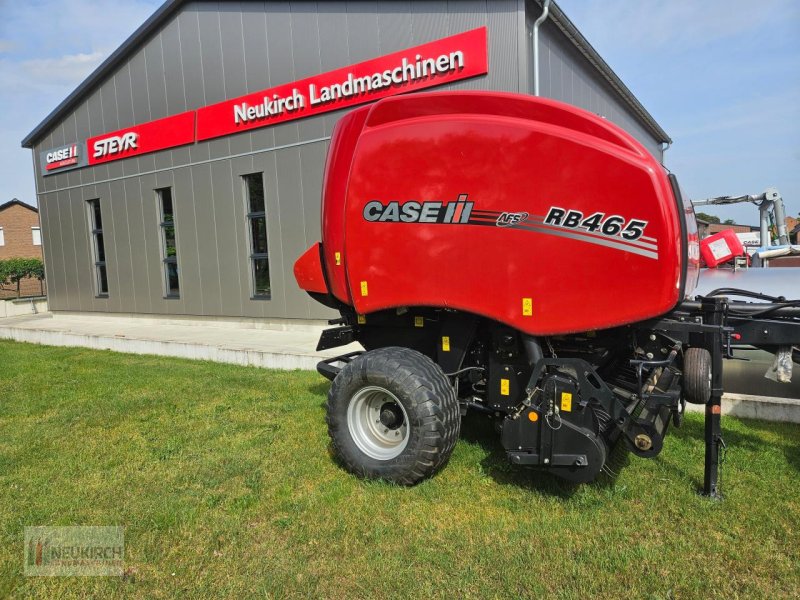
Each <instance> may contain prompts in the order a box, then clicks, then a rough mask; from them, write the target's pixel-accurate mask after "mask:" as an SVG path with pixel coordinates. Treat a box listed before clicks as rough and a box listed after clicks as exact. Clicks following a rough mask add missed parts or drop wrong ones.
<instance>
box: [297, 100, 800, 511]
mask: <svg viewBox="0 0 800 600" xmlns="http://www.w3.org/2000/svg"><path fill="white" fill-rule="evenodd" d="M781 271H789V269H781ZM699 274H700V268H699V252H698V237H697V227H696V221H695V217H694V211H693V209H692V206H691V203H690V202H688V200H685V199H684V198H683V197H682V194H681V192H680V188H679V186H678V183H677V179H676V178H675V176H674V175H671V174H669V173H667V172H666V170H665V169H664V167H663V166H662V165H661V164H660V163H659V162H658V161H657V160H656V159H654V158H653V156H652V155H651V154H650V153H649V152H648V151H647V150H646V149H645V148H644V147H643V146H642V145H641V144H640V143H639V142H637V141H636V140H635V139H634V138H632V137H631V136H630V135H629V134H627V133H626V132H624V131H623V130H621V129H620V128H618V127H616V126H615V125H613V124H611V123H609V122H608V121H606V120H604V119H602V118H600V117H597V116H595V115H592V114H590V113H587V112H585V111H583V110H580V109H577V108H575V107H572V106H569V105H566V104H562V103H559V102H555V101H551V100H544V99H541V98H532V97H528V96H519V95H513V94H502V93H486V92H481V93H469V92H447V93H437V94H415V95H409V96H400V97H394V98H387V99H384V100H381V101H379V102H377V103H375V104H373V105H370V106H367V107H364V108H361V109H357V110H355V111H353V112H351V113H349V114H348V115H346V116H344V117H343V118H342V119H341V120H340V121H339V123H338V124H337V126H336V129H335V130H334V133H333V136H332V139H331V145H330V150H329V153H328V160H327V164H326V169H325V177H324V182H323V199H322V241H321V243H318V244H314V245H313V246H312V247H311V248H309V250H308V251H307V252H306V253H305V254H304V255H303V256H301V257H300V258H299V259H298V261H297V263H296V264H295V277H296V279H297V281H298V283H299V284H300V286H301V287H302V288H303V289H305V290H306V291H307V292H308V293H309V294H311V296H312V297H314V298H315V299H317V300H319V301H320V302H322V303H323V304H325V305H326V306H329V307H332V308H334V309H336V310H338V311H339V313H340V314H341V318H339V319H336V320H334V321H332V322H331V323H332V324H333V325H336V327H334V328H332V329H328V330H326V331H324V332H323V334H322V336H321V338H320V341H319V344H318V347H317V349H318V350H323V349H328V348H335V347H340V346H344V345H347V344H350V343H352V342H358V343H360V344H361V345H362V346H363V347H364V348H365V351H363V352H362V351H357V352H350V353H348V354H346V355H343V356H341V357H338V358H335V359H329V360H325V361H322V362H321V363H320V364H319V366H318V370H319V371H320V373H322V374H323V375H325V376H326V377H328V378H329V379H331V380H332V382H333V383H332V385H331V390H330V393H329V396H328V404H327V422H328V428H329V433H330V436H331V439H332V442H333V447H334V450H335V452H336V453H337V455H338V457H339V458H340V459H341V461H342V463H343V464H344V465H346V466H347V467H348V469H349V470H351V471H352V472H354V473H356V474H358V475H360V476H364V477H370V478H381V479H387V480H390V481H394V482H397V483H401V484H409V485H410V484H414V483H417V482H418V481H420V480H422V479H424V478H426V477H429V476H431V475H432V474H434V473H435V472H436V471H437V470H438V469H440V468H441V467H442V466H443V465H444V464H445V463H446V462H447V459H448V458H449V455H450V453H451V452H452V450H453V447H454V446H455V443H456V440H457V439H458V435H459V431H460V425H461V418H462V416H464V415H465V414H466V413H467V412H469V411H476V412H479V413H484V414H486V415H488V416H489V417H491V418H492V419H494V422H495V425H496V429H497V431H498V433H499V435H500V442H501V444H502V446H503V448H504V449H505V451H506V453H507V455H508V458H509V460H510V461H511V462H512V463H514V464H518V465H525V466H529V467H535V468H537V469H541V470H547V471H549V472H551V473H553V474H555V475H557V476H559V477H562V478H565V479H567V480H570V481H574V482H588V481H592V480H593V479H595V478H596V477H597V475H598V474H599V473H600V472H601V471H602V470H603V469H604V468H606V464H607V459H608V456H609V452H610V450H611V448H612V447H613V446H615V445H616V444H617V443H618V442H623V443H624V444H626V445H627V447H628V448H629V449H630V451H631V452H633V453H634V454H636V455H638V456H641V457H653V456H656V455H657V454H658V453H659V452H660V451H661V449H662V445H663V440H664V436H665V435H666V433H667V431H668V429H669V426H670V425H671V424H673V425H675V426H679V425H680V422H681V419H682V415H683V411H684V409H685V406H686V403H687V402H692V403H697V404H703V405H705V410H706V465H705V466H706V474H705V484H704V492H705V493H706V494H707V495H709V496H713V497H717V496H719V490H718V488H717V478H718V468H719V453H720V449H721V447H722V446H723V445H724V442H723V440H722V435H721V429H720V403H721V398H722V392H723V390H722V367H723V359H724V358H731V357H732V356H733V355H732V350H731V345H732V340H733V342H735V343H737V344H751V345H753V346H756V347H759V348H763V349H766V350H769V351H771V352H774V353H776V354H777V355H778V356H779V358H781V360H782V362H781V364H782V368H783V369H784V370H786V369H788V371H789V373H790V372H791V360H792V358H793V359H794V360H795V361H797V360H798V356H797V352H796V351H795V352H794V353H793V352H792V348H793V347H795V346H798V345H800V302H799V301H787V300H786V299H785V298H784V297H782V296H774V295H772V296H770V295H766V294H764V293H761V291H760V290H757V289H748V288H747V281H746V277H745V278H744V279H743V282H742V285H743V286H744V288H745V289H723V290H712V291H710V292H708V293H704V294H703V295H697V294H695V293H694V291H695V288H696V286H697V282H698V277H699ZM787 356H788V357H789V362H788V366H787V363H786V360H785V358H786V357H787Z"/></svg>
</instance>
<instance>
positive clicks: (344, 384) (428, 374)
mask: <svg viewBox="0 0 800 600" xmlns="http://www.w3.org/2000/svg"><path fill="white" fill-rule="evenodd" d="M375 389H380V390H384V391H385V392H388V393H389V394H390V395H392V396H393V398H395V399H396V400H397V401H398V402H399V404H400V405H401V408H402V413H403V419H401V420H403V421H404V419H407V425H406V427H407V430H406V431H405V434H404V435H403V438H404V439H407V441H406V442H405V446H404V447H403V448H402V450H399V454H397V455H396V456H393V457H389V458H385V459H379V458H375V457H373V456H370V455H369V454H367V453H366V452H365V451H363V450H362V449H361V447H359V445H358V442H357V441H356V439H354V434H353V432H351V425H349V421H348V409H349V408H350V405H351V402H363V401H360V400H358V398H362V397H364V394H365V393H366V392H365V391H364V390H375ZM374 393H380V392H374ZM393 406H394V405H393ZM351 410H354V411H355V409H351ZM365 410H366V409H365ZM365 414H366V413H365ZM382 414H383V411H381V415H382ZM326 420H327V423H328V434H329V435H330V437H331V440H332V442H333V450H334V452H335V454H336V456H337V458H338V459H339V460H340V462H341V463H342V465H343V466H344V467H345V468H346V469H347V470H348V471H350V472H351V473H353V474H355V475H358V476H359V477H365V478H369V479H383V480H387V481H392V482H394V483H398V484H402V485H414V484H415V483H418V482H419V481H421V480H423V479H425V478H427V477H430V476H432V475H433V474H434V473H436V471H438V470H439V469H440V468H441V467H443V466H444V464H445V463H446V462H447V459H448V458H450V454H451V453H452V451H453V448H454V447H455V444H456V441H457V440H458V436H459V433H460V430H461V414H460V411H459V407H458V400H457V399H456V395H455V391H454V390H453V387H452V386H451V385H450V381H449V380H448V378H447V376H446V375H445V374H444V373H443V372H442V370H441V369H440V368H439V366H438V365H437V364H436V363H434V362H433V361H432V360H431V359H430V358H428V357H427V356H425V355H423V354H420V353H419V352H417V351H416V350H411V349H409V348H399V347H388V348H379V349H377V350H372V351H370V352H366V353H365V354H363V355H361V356H360V357H359V358H357V359H356V360H354V361H352V362H351V363H349V364H348V365H346V366H345V367H344V368H343V369H342V370H341V371H340V372H339V374H338V375H337V376H336V378H335V379H334V380H333V384H332V385H331V389H330V391H329V392H328V404H327V417H326ZM375 422H376V423H378V421H375ZM404 422H405V421H404ZM378 427H379V428H380V427H383V425H378ZM384 431H386V430H384ZM355 435H356V438H358V439H361V443H362V446H363V443H364V442H363V434H361V433H359V431H358V430H357V428H356V433H355Z"/></svg>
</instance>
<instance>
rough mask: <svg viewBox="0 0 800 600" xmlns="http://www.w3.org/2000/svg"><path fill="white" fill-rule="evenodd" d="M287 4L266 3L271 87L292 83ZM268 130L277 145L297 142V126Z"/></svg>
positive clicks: (290, 124)
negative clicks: (272, 133)
mask: <svg viewBox="0 0 800 600" xmlns="http://www.w3.org/2000/svg"><path fill="white" fill-rule="evenodd" d="M289 9H290V4H289V3H281V4H277V3H267V6H266V11H267V55H268V59H269V62H268V65H269V70H270V80H271V81H272V85H273V86H276V85H280V84H282V83H288V82H290V81H294V79H295V77H294V56H293V55H292V15H291V12H290V11H289ZM270 129H272V130H273V132H274V135H275V143H276V144H278V145H283V144H292V143H295V142H297V141H298V140H299V137H298V133H297V125H296V124H295V123H285V124H281V125H275V126H274V127H271V128H270Z"/></svg>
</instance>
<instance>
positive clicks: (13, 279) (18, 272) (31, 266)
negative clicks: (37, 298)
mask: <svg viewBox="0 0 800 600" xmlns="http://www.w3.org/2000/svg"><path fill="white" fill-rule="evenodd" d="M26 277H31V278H33V279H38V280H39V281H43V280H44V264H43V263H42V261H41V260H39V259H38V258H9V259H8V260H0V285H7V284H9V283H10V284H12V285H15V286H16V288H17V298H19V297H20V295H21V292H20V282H21V281H22V280H23V279H25V278H26Z"/></svg>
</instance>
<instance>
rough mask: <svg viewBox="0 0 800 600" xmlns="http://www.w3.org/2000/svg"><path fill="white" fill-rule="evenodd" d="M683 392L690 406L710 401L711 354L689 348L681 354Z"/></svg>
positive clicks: (701, 349)
mask: <svg viewBox="0 0 800 600" xmlns="http://www.w3.org/2000/svg"><path fill="white" fill-rule="evenodd" d="M683 391H684V395H685V397H686V401H687V402H691V403H692V404H708V401H709V400H710V399H711V353H710V352H709V351H708V350H706V349H705V348H689V349H688V350H687V351H686V352H685V353H684V354H683Z"/></svg>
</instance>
